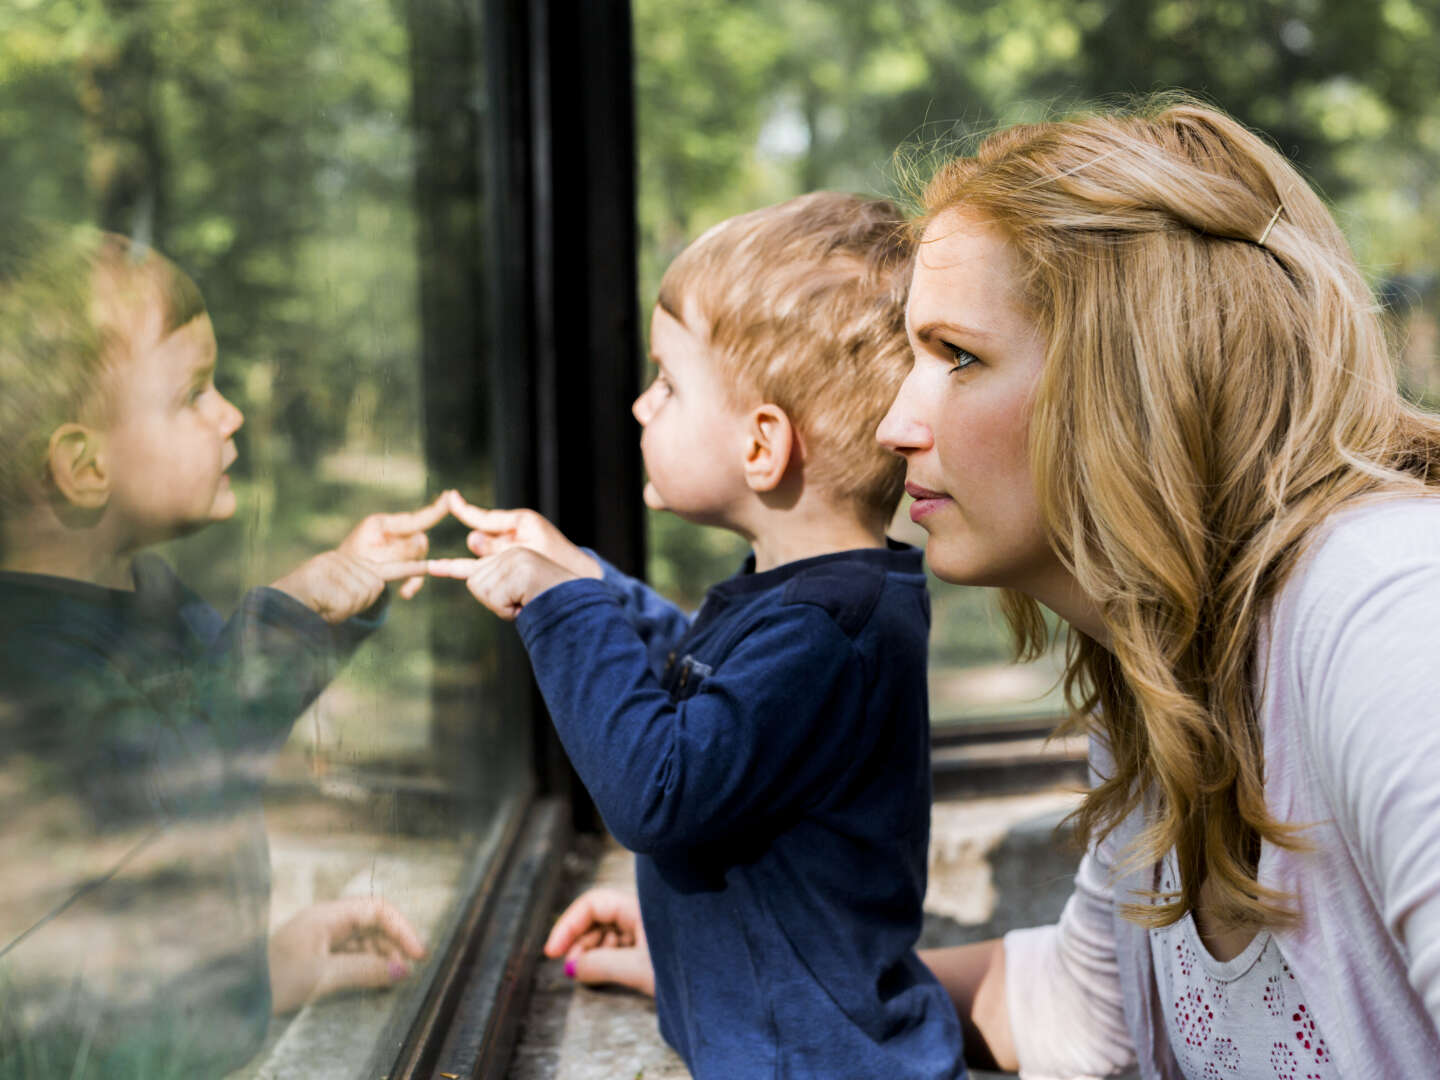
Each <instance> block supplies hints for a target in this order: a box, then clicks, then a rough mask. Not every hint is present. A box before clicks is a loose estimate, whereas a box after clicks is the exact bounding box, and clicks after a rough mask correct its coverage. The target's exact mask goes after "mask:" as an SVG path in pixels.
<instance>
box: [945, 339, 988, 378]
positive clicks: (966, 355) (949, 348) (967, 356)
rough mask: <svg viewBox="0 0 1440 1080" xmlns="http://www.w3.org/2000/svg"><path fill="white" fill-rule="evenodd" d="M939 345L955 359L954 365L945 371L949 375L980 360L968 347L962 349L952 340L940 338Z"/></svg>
mask: <svg viewBox="0 0 1440 1080" xmlns="http://www.w3.org/2000/svg"><path fill="white" fill-rule="evenodd" d="M940 345H941V347H942V348H943V349H944V350H945V351H946V352H947V353H949V354H950V358H951V359H952V360H954V361H955V366H954V367H952V368H951V369H950V370H949V371H948V372H947V374H949V375H954V374H955V372H957V371H961V370H963V369H965V368H967V367H969V366H970V365H971V364H978V363H979V362H980V358H979V357H978V356H976V355H975V354H974V353H972V352H971V351H970V350H969V349H962V348H961V347H960V346H959V345H956V344H955V343H954V342H951V341H943V340H942V341H941V342H940Z"/></svg>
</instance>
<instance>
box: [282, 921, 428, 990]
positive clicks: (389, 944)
mask: <svg viewBox="0 0 1440 1080" xmlns="http://www.w3.org/2000/svg"><path fill="white" fill-rule="evenodd" d="M269 951H270V1007H271V1011H272V1012H274V1013H275V1015H276V1016H279V1015H281V1014H282V1013H288V1012H293V1011H294V1010H295V1009H298V1008H299V1007H300V1006H301V1005H304V1004H305V1003H306V1002H307V1001H313V1000H316V999H318V998H323V997H327V996H329V995H330V994H335V993H339V992H340V991H342V990H361V989H383V988H384V987H387V986H391V985H393V984H394V983H397V982H399V981H400V980H401V979H403V978H405V977H406V976H408V975H409V974H410V963H411V961H413V960H419V959H421V958H422V957H424V955H425V946H423V945H421V944H420V939H419V938H418V937H416V935H415V931H414V930H412V929H411V928H410V924H409V923H408V922H406V921H405V917H404V916H403V915H401V914H400V912H398V911H396V910H395V909H394V908H393V907H391V906H390V905H389V904H387V903H386V902H385V901H384V900H376V899H373V898H371V897H367V896H354V897H347V898H345V899H343V900H330V901H327V902H325V903H320V904H312V905H311V906H310V907H308V908H305V909H304V910H303V911H301V912H300V913H299V914H297V915H295V916H294V917H293V918H291V919H290V921H289V922H287V923H285V925H284V926H282V927H280V929H278V930H276V931H275V933H274V934H273V935H272V936H271V938H270V950H269Z"/></svg>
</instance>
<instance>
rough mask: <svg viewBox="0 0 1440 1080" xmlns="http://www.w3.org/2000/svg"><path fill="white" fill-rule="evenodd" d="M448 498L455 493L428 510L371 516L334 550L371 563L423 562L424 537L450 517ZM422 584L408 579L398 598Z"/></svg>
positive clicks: (419, 577) (418, 577)
mask: <svg viewBox="0 0 1440 1080" xmlns="http://www.w3.org/2000/svg"><path fill="white" fill-rule="evenodd" d="M452 494H453V495H455V496H456V497H457V498H458V497H459V493H458V492H449V491H444V492H441V493H440V495H439V497H437V498H436V500H435V501H434V502H432V503H431V504H430V505H429V506H425V507H422V508H421V509H419V510H415V511H412V512H409V513H400V514H371V515H370V516H369V517H366V518H365V519H363V520H362V521H361V522H360V524H359V525H356V526H355V528H353V529H351V530H350V535H349V536H347V537H345V539H344V540H341V541H340V546H339V547H338V548H337V549H336V550H338V551H340V552H342V553H344V554H346V555H349V556H351V557H353V558H357V559H364V560H366V561H367V562H372V563H393V562H413V561H415V560H417V559H423V558H425V556H426V555H427V554H429V551H430V539H429V537H427V536H426V535H425V533H426V532H427V531H428V530H430V529H432V528H434V527H435V526H436V525H438V524H439V523H440V522H441V521H442V520H444V518H445V515H446V514H448V513H450V498H451V495H452ZM462 501H463V500H462ZM424 584H425V578H424V575H416V576H415V577H412V578H409V579H407V580H406V582H405V584H404V585H402V586H400V595H401V596H403V597H404V598H405V599H407V600H408V599H410V598H411V597H412V596H414V595H415V594H416V593H418V592H419V591H420V587H421V586H422V585H424ZM362 610H363V609H362Z"/></svg>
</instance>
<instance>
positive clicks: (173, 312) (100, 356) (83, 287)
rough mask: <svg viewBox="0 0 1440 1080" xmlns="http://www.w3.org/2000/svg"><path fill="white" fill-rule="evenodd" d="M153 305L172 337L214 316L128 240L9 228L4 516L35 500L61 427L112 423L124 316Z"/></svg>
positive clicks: (0, 494)
mask: <svg viewBox="0 0 1440 1080" xmlns="http://www.w3.org/2000/svg"><path fill="white" fill-rule="evenodd" d="M152 300H158V301H159V303H160V305H161V308H162V313H163V318H164V327H163V328H164V331H165V332H166V333H169V332H171V331H174V330H177V329H179V328H180V327H181V326H183V325H185V324H186V323H187V322H189V321H190V320H191V319H193V318H195V317H197V316H198V315H201V314H204V312H205V302H204V300H203V299H202V298H201V296H200V291H199V289H197V288H196V287H195V283H194V282H193V281H191V280H190V278H189V277H187V276H186V275H185V274H184V273H183V272H182V271H180V270H179V269H178V268H177V267H175V266H174V265H173V264H172V263H170V262H169V261H168V260H167V259H165V258H163V257H162V256H160V255H159V254H158V253H156V252H154V251H151V250H150V249H148V248H144V247H141V246H139V245H135V244H132V243H131V242H130V241H128V240H127V239H125V238H124V237H122V236H116V235H114V234H110V233H104V232H101V231H100V230H98V229H93V228H88V227H84V226H68V225H58V224H53V223H50V222H42V221H29V220H20V219H10V220H5V221H0V516H4V515H5V514H6V513H8V512H13V511H14V510H16V509H17V508H20V507H23V506H26V505H28V504H29V503H31V502H32V501H33V500H34V498H35V497H36V493H37V492H38V491H39V490H40V488H39V487H38V486H37V485H39V484H40V483H41V482H42V481H43V480H44V478H45V464H44V462H45V458H46V454H47V453H48V447H49V440H50V435H51V433H52V432H53V431H54V430H55V429H56V428H57V427H59V426H60V425H61V424H64V423H67V422H70V421H81V420H90V421H102V420H104V419H105V415H106V414H105V402H104V400H103V398H102V395H100V394H99V393H98V391H99V390H100V383H101V379H102V377H103V376H104V374H105V373H106V372H107V371H109V370H111V369H113V368H114V367H116V366H117V365H119V364H120V363H123V361H124V360H125V359H126V358H127V357H128V354H129V345H130V342H129V338H128V327H127V326H126V325H124V323H128V322H130V321H131V320H132V319H133V318H134V313H133V312H128V311H126V310H125V309H126V308H127V306H134V305H135V304H136V303H141V304H148V303H149V302H151V301H152Z"/></svg>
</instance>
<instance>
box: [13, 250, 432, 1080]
mask: <svg viewBox="0 0 1440 1080" xmlns="http://www.w3.org/2000/svg"><path fill="white" fill-rule="evenodd" d="M215 362H216V344H215V336H214V333H213V331H212V329H211V325H210V319H209V316H208V315H207V314H206V311H205V306H204V302H203V301H202V299H201V297H200V294H199V292H198V290H197V289H196V288H195V286H194V284H193V282H191V281H190V279H189V278H188V277H186V276H185V275H184V274H183V273H181V272H180V271H179V270H178V269H177V268H176V267H174V266H173V265H172V264H171V263H169V262H168V261H166V260H165V259H163V258H162V257H160V256H159V255H157V254H155V253H154V252H148V251H145V250H143V249H140V248H138V247H136V246H133V245H131V244H129V243H128V242H126V241H125V240H123V239H122V238H119V237H115V236H108V235H104V234H101V233H98V232H95V231H93V230H86V229H69V228H61V227H58V226H47V225H39V224H34V223H24V222H21V223H14V222H10V223H3V224H0V646H3V647H0V722H3V724H4V729H5V730H4V746H5V752H4V755H3V757H0V775H3V777H4V782H5V790H6V793H7V797H8V798H9V800H10V801H9V802H7V814H6V821H7V825H6V828H5V829H4V830H0V840H3V842H4V844H5V846H6V849H7V850H8V851H10V852H11V853H12V855H13V853H14V852H16V851H17V850H18V849H21V848H23V847H26V846H33V845H34V843H35V841H36V838H37V837H39V836H42V835H44V836H45V837H46V838H47V839H46V841H45V842H46V843H47V844H51V845H55V846H54V849H53V850H54V858H52V859H48V860H36V859H32V860H31V862H30V863H29V865H30V866H32V867H33V868H34V871H32V872H31V873H27V874H26V875H25V880H24V881H23V882H22V881H21V880H20V879H19V878H18V876H17V874H11V875H9V880H10V884H9V885H8V886H7V888H6V889H5V890H4V894H3V895H0V957H3V960H0V990H4V991H6V992H7V994H8V995H10V996H13V997H14V998H15V999H16V1002H18V1004H15V1007H13V1008H11V1007H8V1006H9V1005H11V1004H14V1003H12V1002H5V1003H3V1004H0V1017H3V1025H0V1026H3V1028H4V1030H0V1074H3V1075H5V1076H18V1075H27V1076H50V1075H65V1076H80V1075H85V1076H107V1077H127V1076H135V1077H139V1076H145V1077H162V1076H176V1077H180V1076H184V1077H193V1076H218V1075H220V1074H222V1073H224V1072H227V1071H229V1070H230V1069H233V1068H234V1067H236V1066H237V1065H239V1064H241V1063H243V1062H244V1061H245V1060H246V1059H247V1058H249V1057H250V1056H251V1055H252V1054H253V1053H254V1052H255V1051H256V1050H258V1049H259V1047H260V1045H261V1042H262V1041H263V1038H264V1035H265V1028H266V1023H267V1021H268V1017H269V1016H270V1014H271V1012H272V1011H274V1012H282V1011H287V1010H290V1009H294V1008H296V1007H298V1006H299V1005H300V1004H302V1003H303V1002H304V1001H305V1000H306V999H307V998H309V997H310V996H312V995H314V994H316V993H319V992H324V991H328V990H334V989H341V988H344V987H347V986H365V985H369V986H374V985H388V984H389V983H391V982H394V981H395V980H396V979H398V978H400V977H403V975H404V974H406V973H407V972H408V968H409V960H411V959H413V958H416V957H418V956H420V955H421V954H422V953H423V949H422V948H421V945H420V943H419V941H418V940H416V938H415V935H414V933H413V931H412V930H411V929H410V928H409V926H408V925H407V924H406V923H405V921H404V920H403V919H402V918H401V917H400V916H399V915H398V913H397V912H395V911H394V910H393V909H391V908H389V907H388V906H386V905H384V904H382V903H379V902H373V901H368V900H362V901H359V902H349V901H347V902H341V903H336V904H333V905H317V906H316V907H315V908H311V909H308V910H307V911H305V912H302V913H301V914H300V915H299V916H297V917H296V919H295V920H292V922H291V923H289V924H287V925H286V926H285V927H282V928H281V929H280V930H278V931H277V932H276V934H275V936H274V938H272V939H269V940H268V941H267V928H268V918H269V911H268V907H269V859H268V852H267V849H266V843H265V833H264V827H263V822H262V820H261V817H260V800H259V788H260V782H261V780H262V779H263V774H264V769H265V765H266V761H267V758H268V755H269V754H270V753H271V752H272V751H273V750H274V749H275V748H276V747H277V746H278V745H279V744H280V743H281V742H282V741H283V740H284V739H285V737H286V735H287V734H288V733H289V730H290V728H291V725H292V724H293V722H294V720H295V718H296V717H297V716H298V715H299V714H300V713H301V712H302V711H303V710H304V709H305V708H306V707H307V706H308V705H309V704H310V702H311V701H313V700H314V698H315V697H316V696H317V695H318V694H319V692H320V691H321V689H323V687H324V686H325V684H326V682H327V681H328V680H329V679H330V678H331V677H332V676H333V674H334V672H335V670H336V669H337V667H338V665H339V664H340V663H341V662H343V660H344V659H345V658H346V657H347V656H348V655H349V653H350V652H352V651H353V650H354V648H355V647H356V646H357V645H358V644H359V642H360V641H361V640H363V638H364V637H365V636H366V635H367V634H369V633H370V632H371V631H373V630H374V629H375V627H376V626H378V624H379V619H380V616H381V613H382V612H381V603H380V601H382V598H383V595H384V592H385V584H386V582H387V581H388V580H397V579H408V581H409V583H408V584H407V585H406V586H405V589H404V590H402V591H404V592H406V593H407V594H413V592H414V590H415V589H416V588H417V587H418V582H419V581H421V580H423V579H421V578H417V577H414V575H416V574H417V572H423V568H424V564H423V562H417V561H416V560H420V559H422V558H423V556H424V555H425V553H426V542H425V535H424V530H426V529H428V528H429V527H430V526H431V525H432V524H434V523H435V522H436V521H438V520H439V519H440V518H441V517H442V516H444V514H445V513H446V509H445V505H444V498H443V497H442V499H441V500H438V501H437V502H436V503H435V505H433V506H431V507H429V508H427V509H425V510H422V511H420V512H417V513H415V514H408V515H406V514H399V515H374V516H372V517H369V518H367V519H365V520H364V521H363V522H361V523H360V525H359V526H358V527H357V528H356V529H355V530H354V531H353V532H351V534H350V535H349V536H348V537H347V538H346V539H345V540H344V542H342V543H341V545H340V546H339V547H338V548H337V549H336V550H334V551H330V552H326V553H325V554H323V555H320V556H317V557H316V558H314V559H311V560H310V561H308V562H307V563H305V564H304V565H302V566H301V567H299V568H298V569H296V570H295V571H294V572H292V573H290V574H288V575H287V576H285V577H284V578H282V579H281V580H280V581H277V582H276V583H275V584H274V585H273V586H271V587H269V588H262V589H256V590H254V591H252V592H250V593H248V594H247V595H246V596H245V597H244V599H243V600H242V601H241V604H240V607H239V610H238V611H237V612H236V613H235V615H234V616H233V617H231V618H230V619H229V620H228V621H227V620H225V619H223V618H222V617H221V616H220V615H219V614H217V613H216V612H215V611H214V610H213V609H212V608H210V607H209V606H208V605H207V604H205V603H204V601H202V600H201V599H200V598H199V597H198V596H196V595H195V594H194V593H193V592H191V591H190V590H189V589H187V588H186V587H185V586H184V585H183V584H182V583H181V582H180V581H179V580H178V578H177V577H176V576H175V574H174V573H173V571H171V570H170V568H169V567H168V566H167V565H166V564H165V563H164V562H163V561H161V560H160V559H159V558H158V557H157V556H155V555H153V554H147V553H146V551H145V549H146V548H148V547H150V546H151V545H153V544H156V543H158V542H160V541H163V540H168V539H170V538H172V537H176V536H179V535H182V534H185V533H189V532H193V531H194V530H197V529H200V528H204V527H205V526H206V525H208V524H210V523H212V522H217V521H223V520H225V519H227V518H229V517H230V516H231V515H232V514H233V513H234V512H235V509H236V501H235V495H234V493H233V492H232V490H231V487H230V481H229V478H228V477H227V475H226V470H227V469H228V468H229V467H230V466H231V465H232V464H233V463H234V461H235V459H236V448H235V443H234V435H235V433H236V431H237V430H238V429H239V427H240V425H241V423H242V419H243V418H242V416H241V414H240V412H239V410H238V409H236V408H235V407H234V406H233V405H232V404H230V402H229V401H227V400H226V399H225V398H224V397H223V396H222V395H221V393H220V392H219V390H217V389H216V387H215V383H214V372H215ZM41 866H43V871H42V870H40V867H41ZM361 940H364V941H366V942H371V943H374V944H375V945H376V948H374V949H371V950H369V951H368V954H367V955H361V954H360V953H347V952H344V951H337V950H347V949H350V948H351V947H352V946H353V945H355V944H357V943H359V942H360V941H361ZM87 1070H88V1071H87Z"/></svg>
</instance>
